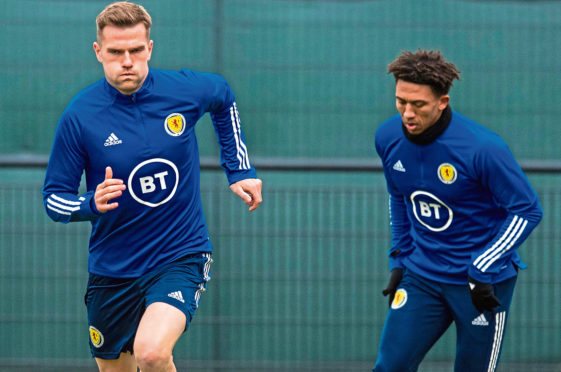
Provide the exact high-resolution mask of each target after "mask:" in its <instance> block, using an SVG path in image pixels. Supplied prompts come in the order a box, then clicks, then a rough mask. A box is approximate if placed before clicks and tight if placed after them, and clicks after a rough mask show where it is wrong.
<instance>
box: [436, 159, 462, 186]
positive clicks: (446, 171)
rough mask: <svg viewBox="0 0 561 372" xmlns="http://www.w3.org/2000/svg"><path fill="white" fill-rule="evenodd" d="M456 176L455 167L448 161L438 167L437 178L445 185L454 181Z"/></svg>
mask: <svg viewBox="0 0 561 372" xmlns="http://www.w3.org/2000/svg"><path fill="white" fill-rule="evenodd" d="M457 177H458V172H456V168H454V166H453V165H452V164H450V163H442V164H440V166H439V167H438V179H439V180H440V181H441V182H442V183H445V184H447V185H450V184H452V183H454V182H455V181H456V178H457Z"/></svg>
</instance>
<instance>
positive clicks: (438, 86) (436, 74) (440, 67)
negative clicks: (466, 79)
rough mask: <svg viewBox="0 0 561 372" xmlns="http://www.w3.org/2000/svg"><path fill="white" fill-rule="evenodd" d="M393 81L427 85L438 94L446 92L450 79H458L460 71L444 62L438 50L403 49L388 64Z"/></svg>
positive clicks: (450, 84)
mask: <svg viewBox="0 0 561 372" xmlns="http://www.w3.org/2000/svg"><path fill="white" fill-rule="evenodd" d="M390 73H392V74H393V76H394V77H395V81H396V82H397V81H398V80H403V81H407V82H409V83H415V84H423V85H429V86H430V87H431V89H432V91H433V93H435V94H436V95H438V96H442V95H445V94H448V91H450V87H452V81H453V80H454V79H456V80H460V71H459V70H458V69H457V68H456V66H455V65H454V64H453V63H450V62H446V60H445V59H444V57H443V56H442V54H440V51H433V50H421V49H418V50H417V51H416V52H415V53H413V52H410V51H407V50H406V51H403V52H402V53H401V55H400V56H399V57H397V58H396V59H395V60H394V61H393V62H392V63H390V65H389V66H388V74H390Z"/></svg>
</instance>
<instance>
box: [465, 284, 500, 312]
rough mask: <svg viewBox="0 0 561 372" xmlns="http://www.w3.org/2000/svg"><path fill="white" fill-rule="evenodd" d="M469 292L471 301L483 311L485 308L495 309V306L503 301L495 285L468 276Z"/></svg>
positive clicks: (478, 309)
mask: <svg viewBox="0 0 561 372" xmlns="http://www.w3.org/2000/svg"><path fill="white" fill-rule="evenodd" d="M468 283H469V294H470V296H471V302H473V305H474V306H475V308H476V309H477V311H479V312H480V313H482V312H483V311H485V310H489V311H493V308H495V307H497V306H500V305H501V302H500V301H499V299H498V298H497V297H495V293H494V291H493V286H492V285H491V284H490V283H481V282H478V281H476V280H475V279H473V278H470V277H469V276H468Z"/></svg>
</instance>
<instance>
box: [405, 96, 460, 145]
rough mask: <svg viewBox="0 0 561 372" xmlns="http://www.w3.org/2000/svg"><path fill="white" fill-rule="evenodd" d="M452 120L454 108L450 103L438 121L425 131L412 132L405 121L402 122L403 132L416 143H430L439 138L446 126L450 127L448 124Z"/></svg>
mask: <svg viewBox="0 0 561 372" xmlns="http://www.w3.org/2000/svg"><path fill="white" fill-rule="evenodd" d="M451 120H452V108H450V105H448V106H446V108H445V109H444V111H442V115H440V118H439V119H438V120H437V121H436V123H434V124H433V125H431V126H430V127H428V128H427V129H426V130H425V131H424V132H423V133H420V134H411V133H409V132H408V131H407V129H406V128H405V125H403V123H402V124H401V129H402V130H403V134H404V135H405V137H406V138H407V139H408V140H409V141H411V142H413V143H414V144H416V145H428V144H429V143H431V142H433V141H434V140H435V139H437V138H438V136H440V135H441V134H442V133H444V131H445V130H446V128H448V124H450V121H451Z"/></svg>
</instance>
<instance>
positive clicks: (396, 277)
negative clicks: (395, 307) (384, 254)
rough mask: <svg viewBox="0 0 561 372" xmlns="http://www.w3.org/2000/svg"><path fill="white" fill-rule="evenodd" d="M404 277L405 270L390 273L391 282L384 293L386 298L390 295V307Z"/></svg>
mask: <svg viewBox="0 0 561 372" xmlns="http://www.w3.org/2000/svg"><path fill="white" fill-rule="evenodd" d="M402 277H403V269H399V268H398V269H393V270H392V272H391V273H390V281H389V282H388V285H387V286H386V289H384V290H383V291H382V294H383V295H384V296H387V295H390V297H389V302H388V306H391V305H392V302H393V298H394V297H395V291H396V290H397V286H398V285H399V282H401V278H402Z"/></svg>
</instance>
